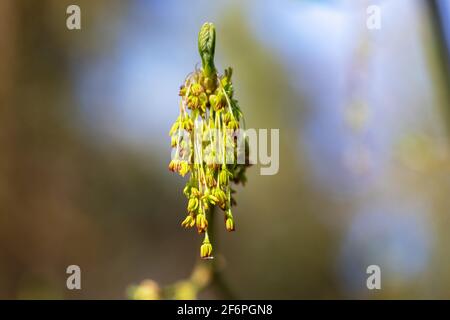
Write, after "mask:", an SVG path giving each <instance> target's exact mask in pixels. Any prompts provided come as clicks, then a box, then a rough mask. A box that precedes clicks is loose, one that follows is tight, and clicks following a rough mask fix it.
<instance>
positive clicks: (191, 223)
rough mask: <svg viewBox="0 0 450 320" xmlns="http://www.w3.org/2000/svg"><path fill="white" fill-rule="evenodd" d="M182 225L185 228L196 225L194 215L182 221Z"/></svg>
mask: <svg viewBox="0 0 450 320" xmlns="http://www.w3.org/2000/svg"><path fill="white" fill-rule="evenodd" d="M181 225H182V226H183V227H185V228H191V227H193V226H194V225H195V219H194V218H193V217H192V215H188V216H187V217H186V219H184V220H183V222H181Z"/></svg>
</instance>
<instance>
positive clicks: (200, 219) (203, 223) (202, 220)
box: [196, 214, 208, 233]
mask: <svg viewBox="0 0 450 320" xmlns="http://www.w3.org/2000/svg"><path fill="white" fill-rule="evenodd" d="M196 223H197V230H198V233H203V232H205V231H206V228H207V227H208V220H206V217H205V215H204V214H198V215H197V218H196Z"/></svg>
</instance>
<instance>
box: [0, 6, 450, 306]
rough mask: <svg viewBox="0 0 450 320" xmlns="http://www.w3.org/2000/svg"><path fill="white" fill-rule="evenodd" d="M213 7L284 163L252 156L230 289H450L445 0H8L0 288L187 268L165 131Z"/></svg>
mask: <svg viewBox="0 0 450 320" xmlns="http://www.w3.org/2000/svg"><path fill="white" fill-rule="evenodd" d="M70 4H77V5H79V6H80V8H81V17H82V29H81V30H78V31H69V30H68V29H67V28H66V18H67V14H66V8H67V6H68V5H70ZM372 4H375V5H379V6H380V8H381V18H382V20H381V29H380V30H368V29H367V27H366V19H367V16H368V15H367V13H366V8H367V6H369V5H372ZM205 21H211V22H214V23H215V25H216V29H217V46H216V65H217V66H218V68H219V69H220V70H223V69H224V68H225V67H227V66H233V67H234V83H235V91H236V97H237V99H238V100H239V101H240V105H241V108H242V110H243V112H244V114H245V117H246V124H247V127H252V128H266V129H270V128H278V129H280V170H279V173H278V174H276V175H273V176H261V175H260V174H259V166H258V165H256V166H253V167H251V168H250V169H249V171H248V184H247V185H246V186H245V188H242V187H239V188H238V194H237V197H236V198H237V202H238V206H237V207H236V208H235V210H234V215H235V218H236V223H237V231H236V232H234V233H226V231H225V229H224V228H223V227H222V226H221V225H217V226H216V227H217V230H216V234H217V235H216V237H217V239H216V241H217V243H218V246H219V247H220V254H219V258H220V259H221V261H222V265H223V270H222V277H223V279H224V281H226V283H227V285H228V287H229V288H230V290H231V291H232V292H233V295H234V297H236V298H254V299H259V298H264V299H285V298H286V299H304V298H319V299H325V298H370V299H379V298H426V299H427V298H450V233H449V231H448V230H449V227H450V211H449V206H450V197H449V194H450V174H449V173H450V141H449V137H450V94H449V89H450V81H449V79H450V78H449V68H448V67H449V64H448V62H449V51H448V49H449V46H448V45H449V43H450V41H449V39H450V1H448V0H436V1H432V0H385V1H382V0H378V1H377V0H370V1H369V0H367V1H325V0H324V1H318V0H317V1H312V0H311V1H307V0H303V1H302V0H297V1H295V0H282V1H280V0H276V1H275V0H258V1H256V0H249V1H238V0H234V1H206V0H195V1H194V0H192V1H174V0H167V1H144V0H133V1H118V0H112V1H110V0H108V1H106V0H96V1H87V0H85V1H77V0H71V1H69V0H42V1H30V0H15V1H12V0H2V1H0V298H7V299H17V298H23V299H39V298H51V299H71V298H86V299H103V298H104V299H122V298H127V288H128V287H129V286H130V285H133V284H139V283H140V282H141V281H142V280H144V279H153V280H154V281H156V282H157V283H158V284H159V285H161V286H165V285H169V284H171V283H174V282H176V281H179V280H180V279H185V278H187V277H189V275H190V273H191V271H192V269H193V267H194V265H196V264H197V263H198V260H199V258H198V247H199V244H200V242H201V238H200V237H199V236H198V235H197V234H196V232H194V231H192V230H184V229H183V228H181V227H180V222H181V220H182V219H183V218H184V215H185V206H186V202H185V198H184V196H183V195H182V188H183V185H184V183H185V181H184V180H183V179H182V178H181V177H179V176H177V175H174V174H172V173H170V172H169V171H168V170H167V165H168V162H169V160H170V146H169V144H170V139H169V136H168V130H169V128H170V126H171V124H172V122H173V121H174V120H175V119H176V117H177V112H178V96H177V93H178V88H179V85H180V84H181V83H182V82H183V79H184V78H185V76H186V74H188V73H189V72H191V71H192V70H193V69H194V67H195V65H196V64H198V63H199V62H200V59H199V56H198V53H197V33H198V30H199V28H200V26H201V25H202V23H203V22H205ZM219 220H221V219H219ZM71 264H76V265H79V266H80V267H81V270H82V290H80V291H69V290H67V289H66V277H67V274H66V267H67V266H68V265H71ZM371 264H376V265H379V266H380V267H381V271H382V290H375V291H369V290H367V288H366V278H367V274H366V268H367V266H368V265H371ZM199 297H200V298H221V297H223V296H222V295H221V292H220V290H211V289H207V290H204V291H202V292H201V293H200V295H199Z"/></svg>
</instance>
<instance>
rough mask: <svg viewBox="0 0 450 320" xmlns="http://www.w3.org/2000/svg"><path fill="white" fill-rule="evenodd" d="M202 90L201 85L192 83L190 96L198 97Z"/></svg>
mask: <svg viewBox="0 0 450 320" xmlns="http://www.w3.org/2000/svg"><path fill="white" fill-rule="evenodd" d="M203 91H204V90H203V87H202V85H201V84H200V83H194V84H193V85H192V86H191V92H192V94H193V95H194V96H198V95H200V93H202V92H203Z"/></svg>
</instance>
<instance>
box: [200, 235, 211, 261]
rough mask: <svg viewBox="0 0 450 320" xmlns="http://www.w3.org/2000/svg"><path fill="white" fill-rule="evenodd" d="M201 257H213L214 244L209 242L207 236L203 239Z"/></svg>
mask: <svg viewBox="0 0 450 320" xmlns="http://www.w3.org/2000/svg"><path fill="white" fill-rule="evenodd" d="M200 257H201V258H202V259H212V258H213V257H212V245H211V243H210V242H209V239H208V238H207V237H205V241H203V244H202V246H201V247H200Z"/></svg>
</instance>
